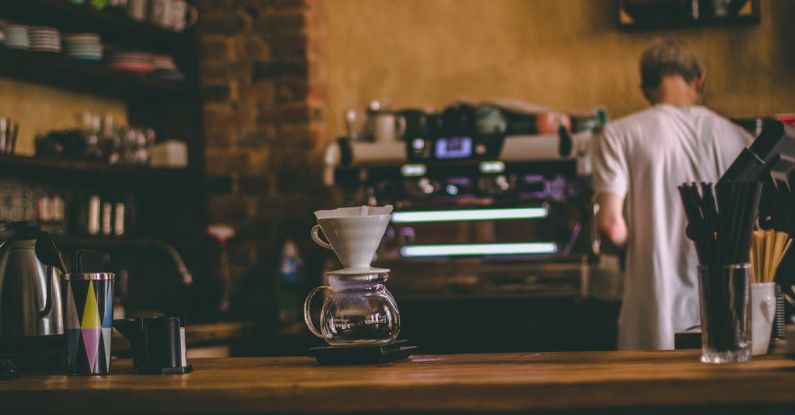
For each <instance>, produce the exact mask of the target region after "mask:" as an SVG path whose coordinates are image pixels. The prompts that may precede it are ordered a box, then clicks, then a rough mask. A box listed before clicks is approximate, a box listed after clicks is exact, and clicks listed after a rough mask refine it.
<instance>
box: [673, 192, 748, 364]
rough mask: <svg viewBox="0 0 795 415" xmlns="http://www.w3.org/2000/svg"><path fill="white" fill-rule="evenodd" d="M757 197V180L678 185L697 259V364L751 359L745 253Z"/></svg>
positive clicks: (746, 259)
mask: <svg viewBox="0 0 795 415" xmlns="http://www.w3.org/2000/svg"><path fill="white" fill-rule="evenodd" d="M761 193H762V185H761V183H759V182H757V181H750V182H739V181H721V182H720V183H719V184H718V185H713V184H712V183H700V184H696V183H690V184H687V183H686V184H683V185H681V186H679V194H680V197H681V199H682V204H683V206H684V208H685V214H686V216H687V220H688V227H687V235H688V237H689V238H690V239H692V240H693V242H694V243H695V246H696V252H697V254H698V259H699V267H698V278H699V293H700V300H701V342H702V354H701V361H702V362H705V363H728V362H740V361H746V360H749V359H750V358H751V334H750V280H751V275H750V274H751V266H750V264H749V252H750V247H751V240H752V234H753V229H754V222H755V220H756V217H757V211H758V207H759V200H760V197H761Z"/></svg>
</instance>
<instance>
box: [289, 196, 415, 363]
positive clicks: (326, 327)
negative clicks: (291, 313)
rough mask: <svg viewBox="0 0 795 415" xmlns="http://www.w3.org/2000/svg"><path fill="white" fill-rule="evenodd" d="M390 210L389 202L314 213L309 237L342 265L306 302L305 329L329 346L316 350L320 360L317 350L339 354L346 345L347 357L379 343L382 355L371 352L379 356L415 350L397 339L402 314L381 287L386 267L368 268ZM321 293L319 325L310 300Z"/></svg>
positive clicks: (405, 353)
mask: <svg viewBox="0 0 795 415" xmlns="http://www.w3.org/2000/svg"><path fill="white" fill-rule="evenodd" d="M391 213H392V206H390V205H387V206H383V207H370V206H357V207H348V208H339V209H334V210H319V211H316V212H315V217H316V218H317V221H318V224H317V225H315V226H314V227H313V228H312V232H311V236H312V239H313V240H314V241H315V243H317V244H318V245H320V246H322V247H324V248H326V249H329V250H332V251H334V253H335V254H336V255H337V258H339V260H340V262H341V263H342V265H343V268H342V269H339V270H336V271H331V272H327V273H326V279H327V280H328V283H329V285H328V286H321V287H317V288H315V289H313V290H312V291H310V292H309V295H307V297H306V301H304V320H305V321H306V325H307V327H308V328H309V330H310V331H311V332H312V334H314V335H315V336H317V337H319V338H321V339H323V340H325V341H326V343H328V344H329V346H331V347H330V348H315V349H314V351H315V352H316V353H315V356H316V357H318V359H319V360H321V362H323V360H322V359H321V356H320V355H319V354H318V353H317V352H318V351H319V350H324V349H333V350H334V353H336V355H335V356H338V357H339V356H340V354H339V352H340V350H342V349H350V350H352V352H351V353H352V354H351V355H349V356H348V358H349V359H350V358H351V356H357V353H358V356H361V355H363V353H362V349H361V348H362V347H367V346H370V347H377V348H378V350H379V352H380V354H379V353H375V355H376V356H381V357H384V356H393V357H394V356H397V355H400V357H406V356H408V352H410V351H411V350H413V349H414V347H412V346H405V345H404V344H403V342H396V340H397V337H398V334H399V333H400V312H399V311H398V307H397V303H396V302H395V298H394V297H393V296H392V294H391V293H390V292H389V290H387V288H386V286H385V285H384V283H385V282H386V280H387V279H388V278H389V270H388V269H385V268H373V267H372V266H371V262H372V260H373V257H374V255H375V251H376V249H378V245H379V244H380V243H381V238H383V236H384V232H385V231H386V227H387V225H389V219H390V215H391ZM321 232H322V234H323V236H321ZM324 237H325V239H324ZM321 292H326V293H327V295H326V298H325V300H324V301H323V306H322V308H321V309H320V324H319V328H318V327H316V326H315V324H314V323H313V322H312V312H311V302H312V299H313V297H314V296H315V295H317V294H318V293H321ZM390 360H394V358H393V359H390ZM381 361H383V359H382V360H381Z"/></svg>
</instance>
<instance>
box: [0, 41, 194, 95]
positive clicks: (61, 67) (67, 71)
mask: <svg viewBox="0 0 795 415" xmlns="http://www.w3.org/2000/svg"><path fill="white" fill-rule="evenodd" d="M0 62H3V64H2V65H0V76H7V77H11V78H14V79H20V80H26V81H30V82H36V83H42V84H46V85H51V86H54V87H58V88H66V89H71V90H76V91H80V92H87V93H93V94H98V95H104V96H109V97H112V98H119V99H124V100H129V99H144V98H146V99H166V98H182V99H187V98H195V97H196V95H197V93H196V91H195V90H194V89H193V88H191V87H190V86H189V85H188V83H187V82H186V81H178V82H175V81H166V80H158V79H154V78H151V77H148V76H143V75H140V74H133V73H128V72H120V71H114V70H112V69H110V68H108V67H107V66H105V64H104V63H103V62H84V61H80V60H76V59H70V58H68V57H66V56H64V55H61V54H56V53H47V52H33V51H29V50H18V49H9V48H5V47H0Z"/></svg>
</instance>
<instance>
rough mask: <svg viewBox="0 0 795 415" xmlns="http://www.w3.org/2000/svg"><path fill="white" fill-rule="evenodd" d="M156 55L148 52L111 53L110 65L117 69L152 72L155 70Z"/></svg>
mask: <svg viewBox="0 0 795 415" xmlns="http://www.w3.org/2000/svg"><path fill="white" fill-rule="evenodd" d="M153 61H154V56H152V54H151V53H146V52H122V51H119V52H114V53H112V54H111V55H110V67H111V68H112V69H115V70H117V71H125V72H137V73H151V72H154V70H155V67H154V65H153V63H152V62H153Z"/></svg>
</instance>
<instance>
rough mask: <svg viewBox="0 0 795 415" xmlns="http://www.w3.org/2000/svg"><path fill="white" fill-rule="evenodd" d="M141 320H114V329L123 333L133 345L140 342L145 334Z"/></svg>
mask: <svg viewBox="0 0 795 415" xmlns="http://www.w3.org/2000/svg"><path fill="white" fill-rule="evenodd" d="M141 322H142V320H141V319H134V318H128V319H124V320H113V327H115V328H116V330H118V331H119V333H121V335H122V336H124V338H126V339H127V340H129V341H130V343H131V344H135V343H137V342H138V339H140V338H141V334H142V333H143V327H142V325H141Z"/></svg>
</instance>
